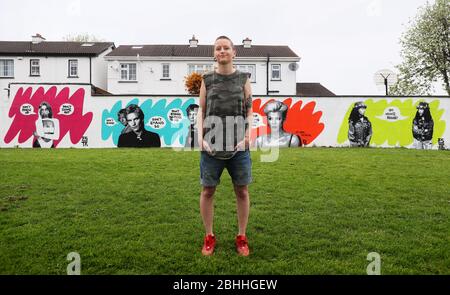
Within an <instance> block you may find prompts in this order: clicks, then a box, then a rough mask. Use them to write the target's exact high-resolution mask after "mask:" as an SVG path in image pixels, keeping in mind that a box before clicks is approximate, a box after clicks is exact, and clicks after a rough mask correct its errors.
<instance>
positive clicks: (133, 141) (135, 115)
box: [117, 104, 161, 147]
mask: <svg viewBox="0 0 450 295" xmlns="http://www.w3.org/2000/svg"><path fill="white" fill-rule="evenodd" d="M125 118H126V120H127V126H129V127H130V129H131V131H130V132H127V133H122V134H121V135H120V136H119V143H118V144H117V146H118V147H160V146H161V140H160V139H159V136H158V134H156V133H153V132H151V131H147V130H146V129H145V128H144V112H143V111H142V110H141V108H140V107H139V106H137V105H135V104H131V105H129V106H128V107H126V108H125Z"/></svg>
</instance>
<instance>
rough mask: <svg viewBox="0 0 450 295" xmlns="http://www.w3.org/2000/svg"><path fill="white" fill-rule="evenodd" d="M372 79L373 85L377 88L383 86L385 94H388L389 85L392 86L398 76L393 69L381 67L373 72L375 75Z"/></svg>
mask: <svg viewBox="0 0 450 295" xmlns="http://www.w3.org/2000/svg"><path fill="white" fill-rule="evenodd" d="M373 80H374V82H375V85H377V87H378V88H379V89H383V88H385V89H386V95H389V94H388V90H389V86H392V85H394V84H395V83H397V80H398V78H397V74H396V73H394V72H393V71H391V70H389V69H383V70H379V71H377V72H376V73H375V75H374V76H373Z"/></svg>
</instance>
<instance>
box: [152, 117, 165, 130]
mask: <svg viewBox="0 0 450 295" xmlns="http://www.w3.org/2000/svg"><path fill="white" fill-rule="evenodd" d="M147 126H150V127H152V128H153V129H162V128H164V126H166V120H164V118H163V117H160V116H155V117H151V118H150V120H149V121H148V124H147Z"/></svg>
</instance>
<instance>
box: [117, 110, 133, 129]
mask: <svg viewBox="0 0 450 295" xmlns="http://www.w3.org/2000/svg"><path fill="white" fill-rule="evenodd" d="M117 120H118V121H119V122H120V123H121V124H122V125H123V127H124V128H123V129H122V131H121V132H120V134H124V133H128V132H130V131H132V130H131V127H130V126H129V125H128V122H127V115H126V109H121V110H120V111H119V112H117Z"/></svg>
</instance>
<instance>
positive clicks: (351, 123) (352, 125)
mask: <svg viewBox="0 0 450 295" xmlns="http://www.w3.org/2000/svg"><path fill="white" fill-rule="evenodd" d="M366 109H367V106H366V105H365V104H364V103H363V102H362V101H359V102H356V103H355V105H354V106H353V110H352V112H351V113H350V116H349V118H348V140H349V141H350V146H352V147H368V146H369V143H370V139H371V138H372V124H371V123H370V121H369V119H368V118H367V117H366V116H365V115H364V114H365V112H366Z"/></svg>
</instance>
